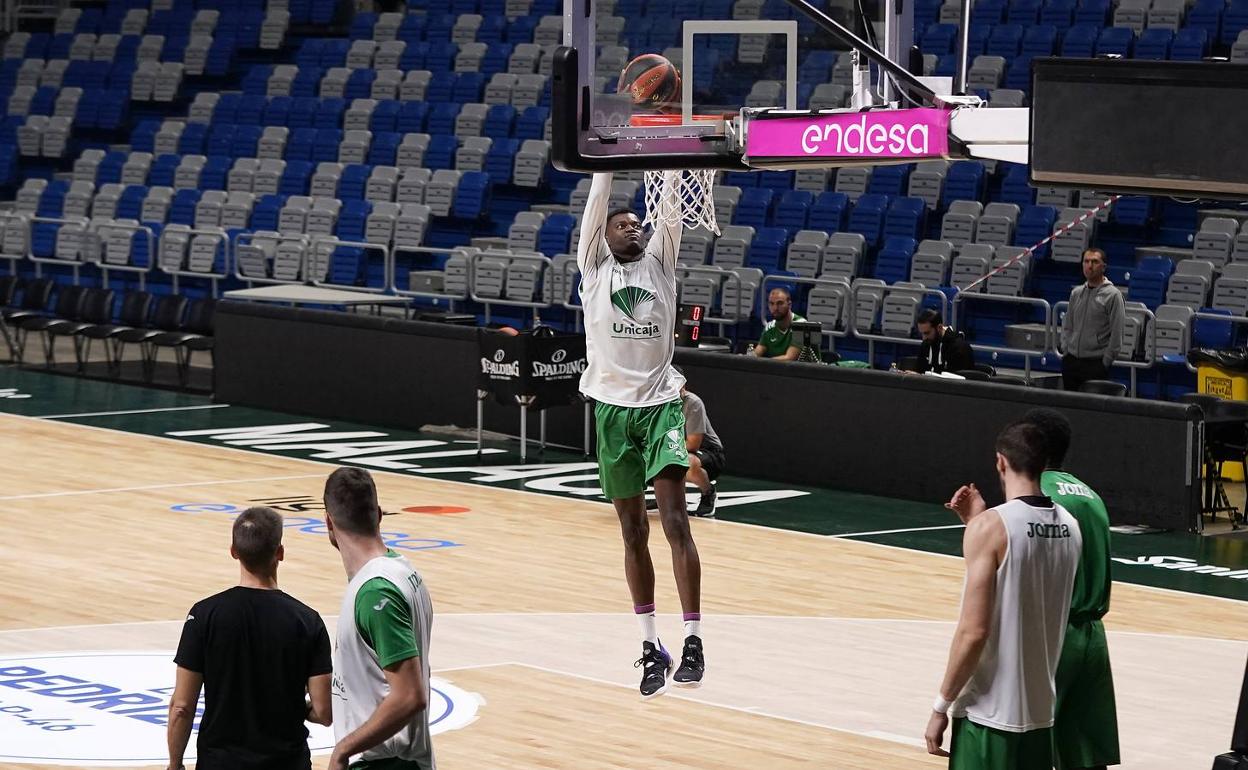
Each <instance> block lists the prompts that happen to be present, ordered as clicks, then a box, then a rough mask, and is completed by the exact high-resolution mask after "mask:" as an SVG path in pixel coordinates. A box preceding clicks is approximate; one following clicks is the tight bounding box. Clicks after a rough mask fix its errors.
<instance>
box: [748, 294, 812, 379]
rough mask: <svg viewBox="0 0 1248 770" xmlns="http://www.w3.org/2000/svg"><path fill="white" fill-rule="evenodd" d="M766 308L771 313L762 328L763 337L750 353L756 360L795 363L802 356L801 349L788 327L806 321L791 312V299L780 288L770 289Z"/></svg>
mask: <svg viewBox="0 0 1248 770" xmlns="http://www.w3.org/2000/svg"><path fill="white" fill-rule="evenodd" d="M767 308H768V310H770V311H771V320H770V321H768V322H767V325H766V326H764V327H763V335H762V336H761V337H759V338H758V343H757V344H755V345H754V350H753V351H752V352H753V353H754V355H755V356H757V357H758V358H774V359H776V360H777V361H796V360H797V359H798V356H800V355H801V354H802V347H801V344H800V343H799V342H797V341H795V340H794V339H793V329H792V328H790V327H792V325H793V324H794V323H800V322H802V321H805V320H806V319H805V318H802V317H801V316H800V315H798V314H797V313H794V312H793V297H792V295H791V294H789V290H788V289H785V288H782V287H777V288H775V289H772V290H771V292H770V293H769V294H768V295H767Z"/></svg>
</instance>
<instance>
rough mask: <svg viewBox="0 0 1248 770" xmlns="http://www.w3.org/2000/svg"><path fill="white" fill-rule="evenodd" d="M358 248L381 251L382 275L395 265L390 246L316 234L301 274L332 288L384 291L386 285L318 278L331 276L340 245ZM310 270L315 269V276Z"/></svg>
mask: <svg viewBox="0 0 1248 770" xmlns="http://www.w3.org/2000/svg"><path fill="white" fill-rule="evenodd" d="M344 246H345V247H346V248H357V249H363V250H364V251H366V252H367V251H380V252H381V258H382V275H383V277H384V276H388V275H389V274H390V271H391V270H392V269H393V266H392V264H391V261H390V256H391V255H390V247H389V246H385V245H382V244H380V243H369V242H367V241H344V240H341V239H339V238H337V237H335V236H332V235H314V236H312V238H311V242H310V243H309V244H308V248H307V250H306V251H304V256H303V270H302V272H301V275H302V276H303V280H304V281H305V282H307V283H310V284H312V285H313V286H323V287H326V288H330V289H346V290H349V291H368V292H374V293H384V292H385V291H386V287H385V286H357V285H356V284H345V283H334V282H333V281H322V280H318V279H317V278H316V277H315V276H319V275H325V276H326V277H329V274H330V271H331V270H332V268H333V258H334V252H335V251H337V250H338V248H339V247H344ZM322 260H324V268H325V269H324V270H321V264H322V262H321V261H322ZM309 271H315V272H314V273H313V277H309Z"/></svg>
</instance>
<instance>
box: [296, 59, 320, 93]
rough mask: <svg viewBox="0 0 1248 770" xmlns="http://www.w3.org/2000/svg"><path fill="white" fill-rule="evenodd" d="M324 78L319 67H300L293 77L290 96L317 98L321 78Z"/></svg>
mask: <svg viewBox="0 0 1248 770" xmlns="http://www.w3.org/2000/svg"><path fill="white" fill-rule="evenodd" d="M324 76H325V70H324V69H322V68H321V67H317V66H313V65H308V66H306V67H305V66H303V65H300V67H299V73H298V74H297V75H295V79H294V80H293V81H292V82H291V84H290V95H291V96H319V95H320V90H321V78H322V77H324Z"/></svg>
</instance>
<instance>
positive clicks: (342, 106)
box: [312, 97, 347, 129]
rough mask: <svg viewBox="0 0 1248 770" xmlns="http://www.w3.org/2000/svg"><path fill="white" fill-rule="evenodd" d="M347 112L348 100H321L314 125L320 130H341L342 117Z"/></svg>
mask: <svg viewBox="0 0 1248 770" xmlns="http://www.w3.org/2000/svg"><path fill="white" fill-rule="evenodd" d="M346 111H347V100H346V99H339V98H336V97H334V98H329V99H321V100H320V102H318V103H317V107H316V119H315V120H314V121H313V123H312V125H314V126H316V127H317V128H318V129H324V128H341V127H342V116H343V113H345V112H346Z"/></svg>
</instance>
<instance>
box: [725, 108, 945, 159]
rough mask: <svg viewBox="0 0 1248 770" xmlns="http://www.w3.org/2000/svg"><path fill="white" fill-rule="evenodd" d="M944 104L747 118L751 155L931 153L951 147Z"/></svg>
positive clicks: (909, 155)
mask: <svg viewBox="0 0 1248 770" xmlns="http://www.w3.org/2000/svg"><path fill="white" fill-rule="evenodd" d="M949 115H950V112H949V111H948V110H940V109H932V108H927V107H924V108H919V109H912V110H874V111H871V112H845V113H837V114H834V115H813V116H812V115H807V116H795V117H788V118H770V119H757V120H753V121H751V122H750V133H749V136H748V137H747V138H746V145H745V155H746V157H749V158H931V157H940V156H942V155H944V154H945V153H946V152H947V151H948V149H949Z"/></svg>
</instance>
